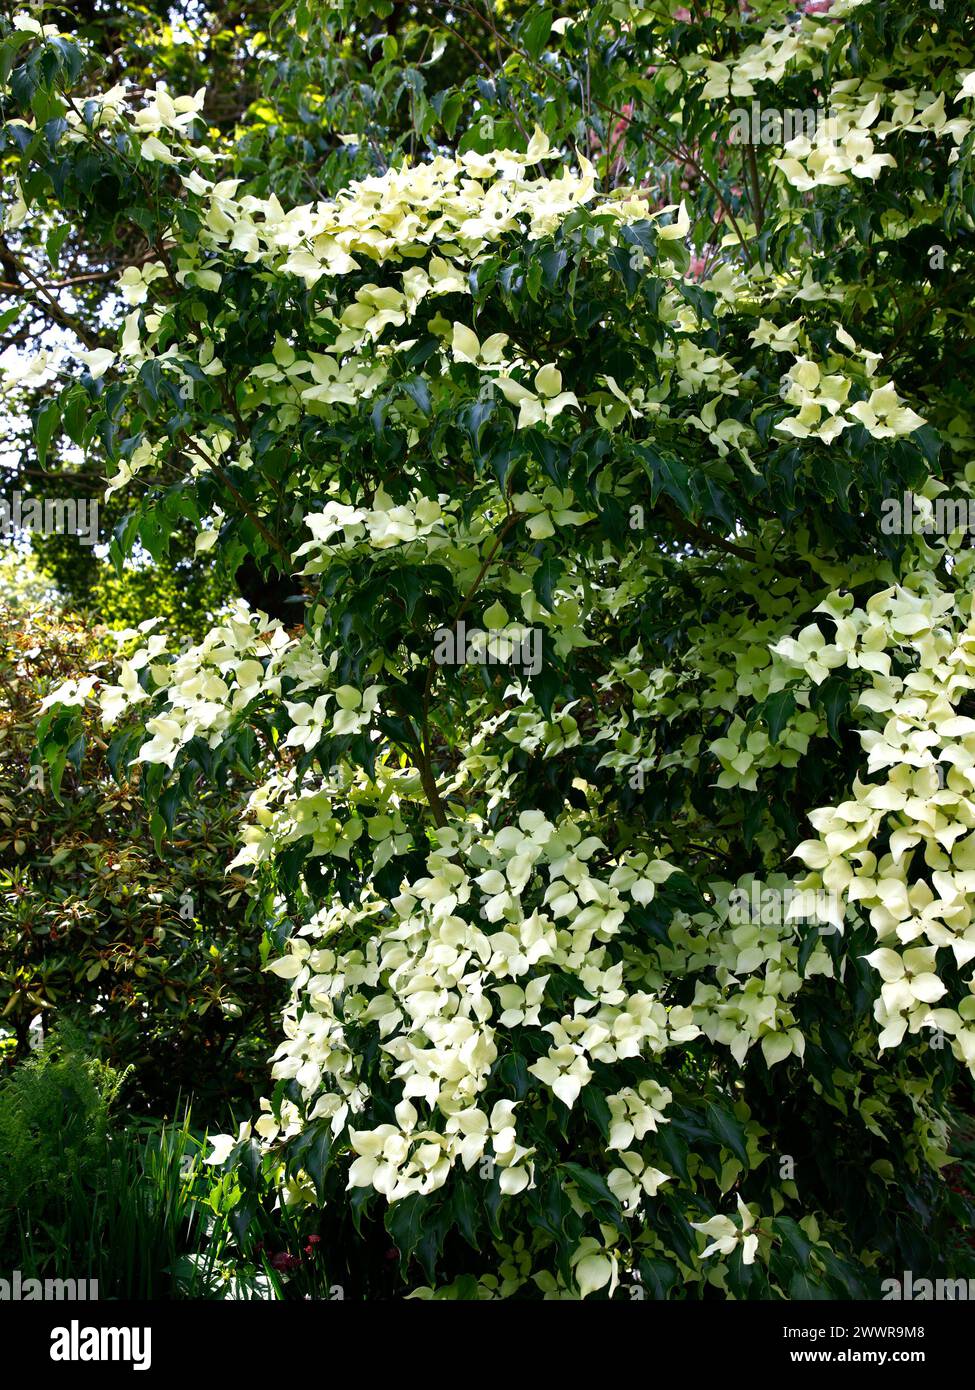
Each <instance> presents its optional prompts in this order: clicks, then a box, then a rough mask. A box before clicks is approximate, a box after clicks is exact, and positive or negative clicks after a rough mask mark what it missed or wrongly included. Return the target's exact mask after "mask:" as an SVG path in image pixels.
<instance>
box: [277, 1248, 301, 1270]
mask: <svg viewBox="0 0 975 1390" xmlns="http://www.w3.org/2000/svg"><path fill="white" fill-rule="evenodd" d="M271 1265H272V1268H274V1269H276V1270H278V1272H279V1273H281V1274H290V1273H292V1271H293V1270H296V1269H300V1268H301V1257H300V1256H298V1255H289V1254H288V1252H287V1250H279V1251H278V1253H277V1254H276V1255H272V1256H271Z"/></svg>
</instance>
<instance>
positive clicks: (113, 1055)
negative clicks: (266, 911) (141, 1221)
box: [0, 609, 279, 1122]
mask: <svg viewBox="0 0 975 1390" xmlns="http://www.w3.org/2000/svg"><path fill="white" fill-rule="evenodd" d="M114 650H115V643H114V642H113V641H111V640H110V637H109V633H108V632H107V631H106V630H104V629H102V630H101V631H100V634H99V633H97V632H96V633H93V632H92V631H91V630H90V629H88V628H86V627H85V626H84V625H83V624H81V623H79V622H77V621H76V620H72V619H69V618H66V617H62V616H59V615H56V614H54V613H53V612H52V611H50V610H45V609H39V610H34V611H33V612H32V613H31V615H30V618H29V620H28V619H25V617H24V616H23V615H17V614H15V613H13V612H11V611H9V610H4V609H0V691H2V693H3V701H2V707H0V1013H2V1019H0V1023H2V1027H3V1030H4V1031H5V1032H8V1035H9V1041H10V1043H12V1044H14V1046H13V1047H12V1048H8V1052H9V1055H10V1059H11V1060H13V1059H15V1058H22V1057H24V1056H26V1055H27V1054H28V1052H29V1050H30V1048H31V1046H32V1045H36V1041H37V1037H38V1036H43V1034H44V1033H45V1032H46V1031H49V1030H50V1028H51V1026H52V1025H53V1024H55V1023H61V1022H62V1021H67V1022H70V1023H73V1024H74V1025H75V1026H76V1027H77V1028H79V1029H82V1030H83V1031H84V1033H85V1034H86V1035H87V1037H88V1042H89V1046H91V1047H93V1048H94V1049H95V1051H96V1053H97V1055H98V1056H99V1057H101V1058H102V1059H103V1060H104V1062H105V1063H107V1064H109V1065H112V1066H114V1067H116V1068H118V1069H119V1070H120V1071H124V1070H126V1069H127V1068H128V1069H131V1070H132V1075H131V1077H130V1080H129V1084H128V1086H127V1088H126V1093H125V1101H126V1103H127V1104H129V1105H130V1106H134V1107H136V1108H140V1109H145V1110H146V1111H148V1112H150V1113H156V1114H164V1113H172V1112H173V1109H174V1107H175V1106H176V1104H177V1100H178V1097H179V1096H180V1095H182V1097H183V1098H184V1100H185V1099H186V1098H187V1097H189V1096H190V1095H191V1094H192V1095H193V1096H194V1097H195V1106H196V1110H197V1113H198V1115H199V1117H200V1118H209V1119H212V1120H213V1121H215V1122H225V1120H226V1116H227V1113H228V1105H231V1104H236V1105H237V1107H238V1108H241V1107H243V1106H246V1105H247V1104H249V1103H250V1102H251V1101H252V1100H253V1099H254V1097H255V1092H256V1091H257V1088H258V1087H259V1086H260V1078H261V1076H262V1074H263V1063H264V1058H265V1057H266V1054H267V1049H268V1046H269V1038H270V1029H271V1019H272V1017H273V1013H274V1010H275V1008H276V1007H277V1006H278V1003H279V998H278V996H279V991H278V990H276V989H275V988H274V985H275V981H274V980H273V979H272V978H270V977H268V976H267V975H266V974H264V973H263V972H262V970H261V967H262V965H263V964H265V963H266V961H267V959H268V957H269V955H270V954H271V953H272V952H273V951H274V950H275V943H274V940H273V936H272V935H271V934H269V932H268V931H267V930H266V919H265V923H264V926H263V927H262V919H261V914H260V911H259V904H256V903H252V902H251V901H250V899H248V898H247V897H246V896H245V894H244V893H243V892H242V888H243V884H242V881H241V880H240V878H239V876H237V875H233V876H231V877H229V878H228V876H227V875H226V874H225V872H224V866H225V862H226V859H227V858H228V857H229V854H230V852H231V847H232V844H233V826H234V820H235V801H234V797H233V795H232V794H228V791H229V789H225V790H224V792H223V793H218V791H217V790H216V789H211V790H209V791H207V789H205V788H203V787H201V788H200V789H199V791H198V794H197V796H196V797H195V799H194V802H193V807H192V814H191V815H189V816H187V817H185V818H184V822H183V825H182V828H181V832H180V837H179V839H178V840H176V841H175V842H172V841H171V842H170V843H169V844H168V845H167V848H166V854H165V858H162V857H160V853H159V852H158V850H157V846H156V843H154V839H155V840H158V841H160V844H161V837H162V833H163V831H164V828H165V827H164V821H163V820H162V819H159V820H157V821H155V822H153V821H152V819H151V817H150V816H149V815H148V814H147V811H146V807H145V805H144V803H143V801H142V799H141V797H140V796H139V792H138V772H137V770H136V771H134V775H133V776H132V777H131V778H128V777H123V778H121V780H120V781H119V782H116V780H115V777H114V776H113V773H112V769H111V768H110V766H109V764H108V762H107V761H106V757H105V753H106V745H105V744H104V742H103V741H102V740H101V739H100V738H99V737H98V731H97V726H96V727H95V731H94V738H90V737H89V739H88V749H87V754H86V756H85V759H84V762H83V763H82V757H81V749H80V747H79V746H75V747H73V748H71V749H69V750H67V751H68V758H67V759H66V761H65V763H64V765H63V768H58V767H57V764H56V771H57V773H58V774H59V777H60V780H59V781H58V782H56V784H55V786H54V787H53V788H52V785H51V779H50V769H49V768H48V767H47V766H46V765H45V764H43V763H42V761H41V760H40V758H37V757H36V756H35V753H34V739H35V734H36V724H37V717H36V711H37V707H38V703H39V701H41V700H42V699H43V697H44V696H45V695H46V694H47V693H48V691H49V690H50V689H52V688H54V687H55V686H57V685H60V684H61V683H62V682H63V681H64V680H66V679H68V678H69V676H70V675H71V674H72V673H74V674H77V673H79V672H81V671H89V670H97V669H100V667H102V666H103V665H104V663H105V661H106V660H107V659H109V657H110V656H111V654H112V653H113V652H114ZM32 757H34V758H35V760H34V761H32ZM115 770H116V771H120V769H118V768H117V767H116V769H115ZM52 791H56V792H57V793H58V795H57V797H55V796H54V795H52ZM238 801H239V793H238ZM32 1024H33V1026H34V1033H33V1035H32Z"/></svg>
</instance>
